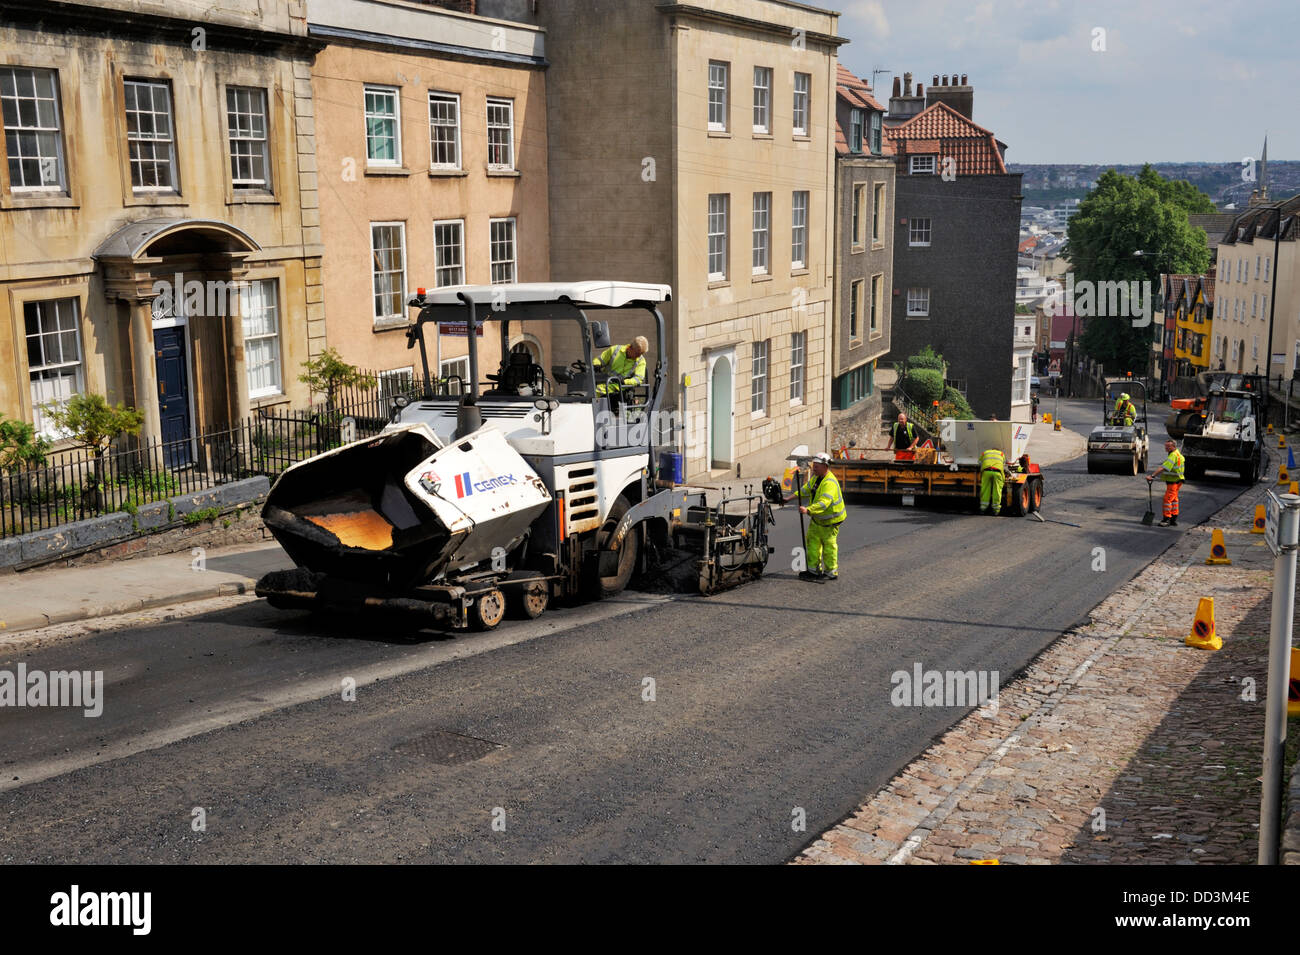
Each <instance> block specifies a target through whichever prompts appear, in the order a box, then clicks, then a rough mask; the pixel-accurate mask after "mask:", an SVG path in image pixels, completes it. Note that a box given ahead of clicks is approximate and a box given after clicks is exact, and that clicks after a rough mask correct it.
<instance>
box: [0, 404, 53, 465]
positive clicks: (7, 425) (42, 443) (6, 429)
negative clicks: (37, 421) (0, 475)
mask: <svg viewBox="0 0 1300 955" xmlns="http://www.w3.org/2000/svg"><path fill="white" fill-rule="evenodd" d="M49 451H50V442H49V441H47V440H46V439H45V438H42V437H41V436H40V435H38V434H37V433H36V429H35V428H34V427H32V426H31V425H30V424H28V423H27V422H25V421H10V420H9V419H8V418H6V417H4V416H3V415H0V471H19V470H27V469H28V468H39V467H44V466H45V456H46V455H47V454H48V453H49Z"/></svg>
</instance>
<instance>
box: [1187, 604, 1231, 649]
mask: <svg viewBox="0 0 1300 955" xmlns="http://www.w3.org/2000/svg"><path fill="white" fill-rule="evenodd" d="M1183 642H1184V643H1186V644H1187V645H1188V646H1189V647H1196V648H1197V649H1200V650H1222V649H1223V641H1222V640H1220V639H1219V635H1218V634H1217V633H1215V632H1214V598H1213V597H1202V598H1201V601H1200V603H1198V604H1197V605H1196V619H1195V620H1193V621H1192V632H1191V633H1189V634H1188V635H1187V639H1186V640H1184V641H1183Z"/></svg>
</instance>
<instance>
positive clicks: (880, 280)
mask: <svg viewBox="0 0 1300 955" xmlns="http://www.w3.org/2000/svg"><path fill="white" fill-rule="evenodd" d="M884 284H885V276H884V274H883V273H881V274H878V275H873V276H871V300H870V301H869V302H868V303H867V310H868V312H869V313H870V314H869V317H868V320H867V326H868V327H869V328H870V329H871V337H872V338H875V337H876V336H877V335H879V334H880V308H881V305H880V295H881V292H882V291H883V290H884Z"/></svg>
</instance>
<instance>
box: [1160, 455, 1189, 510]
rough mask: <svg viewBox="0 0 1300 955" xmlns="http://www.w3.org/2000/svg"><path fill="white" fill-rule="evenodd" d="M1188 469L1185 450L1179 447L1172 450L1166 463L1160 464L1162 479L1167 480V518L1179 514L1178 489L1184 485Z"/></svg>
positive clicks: (1164, 505)
mask: <svg viewBox="0 0 1300 955" xmlns="http://www.w3.org/2000/svg"><path fill="white" fill-rule="evenodd" d="M1186 469H1187V462H1186V460H1184V458H1183V452H1181V451H1179V450H1178V449H1177V448H1174V449H1173V450H1172V451H1170V452H1169V457H1167V458H1165V463H1164V464H1162V465H1160V480H1162V481H1164V482H1165V498H1164V501H1163V502H1162V505H1163V506H1162V510H1163V511H1164V515H1165V519H1166V520H1168V519H1169V518H1171V517H1177V516H1178V489H1179V488H1181V487H1182V486H1183V479H1184V477H1185V471H1186Z"/></svg>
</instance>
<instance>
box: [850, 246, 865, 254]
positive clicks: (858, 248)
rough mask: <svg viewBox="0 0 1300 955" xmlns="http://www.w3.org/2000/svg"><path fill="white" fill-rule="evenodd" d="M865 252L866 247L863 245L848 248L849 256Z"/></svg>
mask: <svg viewBox="0 0 1300 955" xmlns="http://www.w3.org/2000/svg"><path fill="white" fill-rule="evenodd" d="M865 251H867V247H866V246H865V245H853V246H849V255H861V254H862V253H863V252H865Z"/></svg>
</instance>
